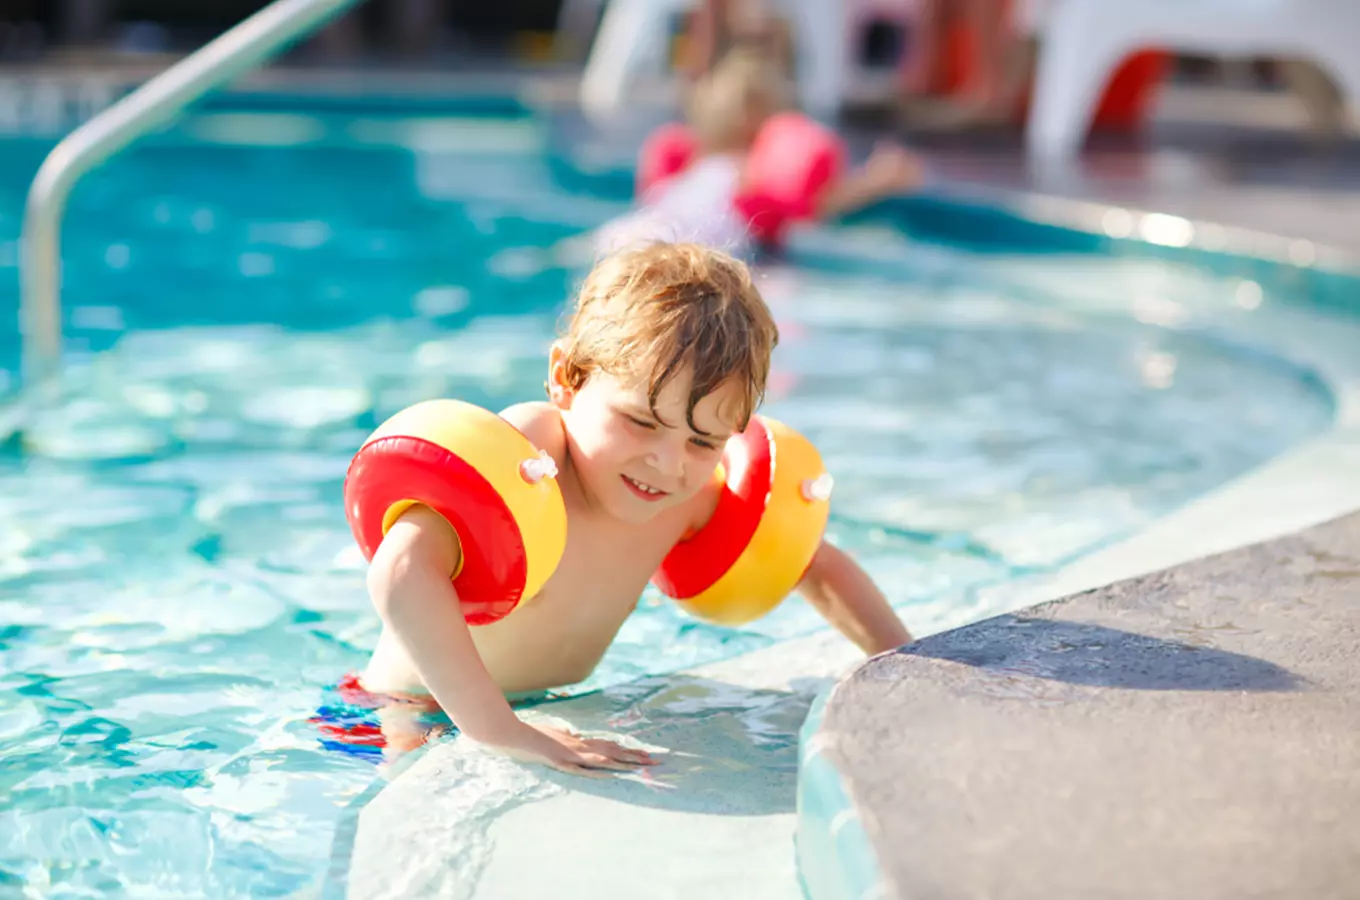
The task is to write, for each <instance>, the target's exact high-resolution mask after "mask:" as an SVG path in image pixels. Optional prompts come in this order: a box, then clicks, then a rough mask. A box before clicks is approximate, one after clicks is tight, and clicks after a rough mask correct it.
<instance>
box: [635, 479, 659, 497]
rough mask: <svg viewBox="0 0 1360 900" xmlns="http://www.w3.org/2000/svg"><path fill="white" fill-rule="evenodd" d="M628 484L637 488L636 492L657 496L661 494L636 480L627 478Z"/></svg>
mask: <svg viewBox="0 0 1360 900" xmlns="http://www.w3.org/2000/svg"><path fill="white" fill-rule="evenodd" d="M628 483H629V484H631V485H632V486H633V487H635V488H637V489H638V490H640V491H645V492H647V493H648V494H659V493H661V492H660V491H658V490H657V489H656V488H654V487H652V486H651V485H647V484H643V483H642V482H641V481H638V480H637V479H636V478H629V479H628Z"/></svg>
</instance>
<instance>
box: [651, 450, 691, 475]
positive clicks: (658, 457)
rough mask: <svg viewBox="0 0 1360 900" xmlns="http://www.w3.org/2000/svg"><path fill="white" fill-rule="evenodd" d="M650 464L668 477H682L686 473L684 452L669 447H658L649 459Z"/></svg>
mask: <svg viewBox="0 0 1360 900" xmlns="http://www.w3.org/2000/svg"><path fill="white" fill-rule="evenodd" d="M647 463H648V465H650V466H651V467H652V468H653V469H655V470H656V471H657V472H658V473H659V474H661V475H664V476H666V477H667V478H676V479H678V478H680V477H681V476H682V475H684V474H685V459H684V454H682V453H680V452H678V451H676V450H672V449H670V448H668V447H658V448H656V449H655V450H653V451H652V453H651V456H650V457H649V458H648V460H647Z"/></svg>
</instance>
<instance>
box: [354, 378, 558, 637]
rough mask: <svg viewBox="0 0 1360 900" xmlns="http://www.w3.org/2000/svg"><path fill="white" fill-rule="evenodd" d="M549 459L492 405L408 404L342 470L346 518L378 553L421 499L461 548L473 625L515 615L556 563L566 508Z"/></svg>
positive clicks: (459, 578) (461, 588)
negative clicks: (396, 524)
mask: <svg viewBox="0 0 1360 900" xmlns="http://www.w3.org/2000/svg"><path fill="white" fill-rule="evenodd" d="M556 475H557V468H556V466H555V465H554V464H553V461H552V458H551V457H550V456H548V455H547V453H544V452H542V451H539V450H538V449H537V448H535V447H534V445H533V444H532V443H530V441H529V439H528V438H527V437H525V436H524V434H523V433H522V432H520V431H519V429H517V428H515V427H514V426H513V425H511V424H510V423H509V422H507V421H505V420H504V419H502V418H501V417H500V416H498V415H496V414H495V413H493V412H490V411H489V410H486V409H482V408H481V407H479V406H474V405H472V404H470V403H464V402H462V401H460V400H429V401H426V402H424V403H417V404H416V405H414V406H411V407H408V408H406V409H404V410H402V411H401V412H399V413H397V414H396V415H394V416H392V418H390V419H388V420H387V421H386V422H384V423H383V424H382V425H380V426H379V427H378V429H377V430H376V431H374V432H373V434H371V435H370V436H369V437H368V439H367V440H366V441H364V444H363V446H362V447H360V449H359V452H358V453H356V454H355V456H354V459H353V461H352V462H351V463H350V466H349V471H348V473H347V474H346V476H345V518H346V519H347V520H348V521H349V525H350V530H351V531H352V532H353V534H354V538H355V540H356V541H357V542H358V544H359V549H360V550H361V551H362V552H363V554H364V558H365V559H367V560H370V561H371V560H372V559H373V554H374V553H376V552H377V550H378V545H379V544H381V543H382V539H383V538H384V537H385V536H386V534H387V531H388V529H390V528H391V527H392V524H393V523H394V522H396V520H397V519H398V518H399V517H400V516H401V514H402V513H404V512H406V510H408V509H410V508H411V507H412V506H414V505H416V504H423V505H425V506H428V507H430V508H431V509H433V510H434V511H435V512H437V513H439V514H440V515H441V516H443V517H444V518H445V519H447V520H448V522H449V524H450V525H451V526H453V530H454V532H455V533H456V534H457V535H458V540H459V542H460V544H461V546H462V562H461V564H460V565H459V568H458V571H456V572H454V573H453V576H452V578H453V586H454V588H455V589H456V590H457V591H458V597H459V600H460V601H461V602H462V606H463V615H464V616H465V617H466V618H467V621H468V624H469V625H485V624H487V623H490V622H494V621H496V620H497V619H501V618H504V617H505V616H507V615H509V614H510V613H511V612H512V611H513V610H514V609H515V607H516V606H518V605H519V603H520V601H521V600H523V599H526V598H532V597H533V596H534V595H535V594H537V593H538V592H539V590H540V589H541V588H542V587H543V585H544V583H545V582H546V581H547V580H548V576H550V575H551V574H552V573H553V570H554V569H556V568H557V564H558V562H560V561H561V559H562V551H563V550H564V549H565V548H566V543H567V510H566V506H565V505H564V504H563V502H562V492H561V490H560V489H559V488H558V485H557V481H556Z"/></svg>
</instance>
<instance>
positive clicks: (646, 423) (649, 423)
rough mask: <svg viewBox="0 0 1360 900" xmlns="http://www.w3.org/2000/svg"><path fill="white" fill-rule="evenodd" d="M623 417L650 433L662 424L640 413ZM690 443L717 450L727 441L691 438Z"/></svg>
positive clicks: (723, 439) (623, 414)
mask: <svg viewBox="0 0 1360 900" xmlns="http://www.w3.org/2000/svg"><path fill="white" fill-rule="evenodd" d="M621 415H622V416H623V417H624V418H625V419H627V420H628V421H629V422H631V423H633V424H634V425H636V426H638V427H639V428H645V429H647V430H648V431H655V430H656V429H657V427H658V425H659V424H660V423H658V422H657V421H656V420H655V419H652V418H649V417H646V416H643V415H641V414H640V413H631V412H622V413H621ZM690 443H692V444H694V445H695V446H696V447H700V448H702V449H704V450H717V449H718V448H719V447H722V446H723V445H724V444H726V443H727V439H726V438H706V437H694V438H690Z"/></svg>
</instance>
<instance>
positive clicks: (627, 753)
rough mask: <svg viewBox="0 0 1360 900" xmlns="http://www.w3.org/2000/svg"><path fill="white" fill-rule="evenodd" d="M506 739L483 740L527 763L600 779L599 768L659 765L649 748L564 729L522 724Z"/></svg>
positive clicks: (633, 767)
mask: <svg viewBox="0 0 1360 900" xmlns="http://www.w3.org/2000/svg"><path fill="white" fill-rule="evenodd" d="M520 724H521V725H522V726H523V727H521V728H517V729H515V730H514V731H513V732H512V733H511V734H510V735H509V736H508V737H507V738H505V739H500V740H490V741H484V743H487V744H490V745H492V746H494V747H496V748H497V749H499V750H500V751H501V752H502V753H504V754H506V755H507V756H510V757H512V758H514V759H519V760H524V761H525V762H537V763H543V764H545V765H548V766H551V767H552V768H554V769H557V770H559V771H562V772H570V773H571V774H573V775H586V776H590V777H595V778H599V777H601V776H602V775H603V772H601V771H600V770H602V769H608V770H613V771H632V770H633V769H636V768H638V767H639V766H653V765H656V760H655V759H653V758H652V755H651V754H650V753H648V752H647V751H646V750H634V749H632V748H629V747H624V746H622V745H621V744H616V743H614V742H613V741H606V740H603V739H600V738H583V737H581V736H580V735H579V734H576V733H574V732H571V731H568V730H567V729H565V728H554V727H552V726H551V725H531V724H529V723H527V722H521V723H520Z"/></svg>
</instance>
